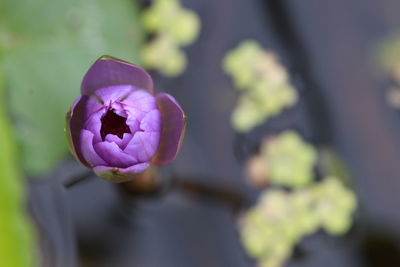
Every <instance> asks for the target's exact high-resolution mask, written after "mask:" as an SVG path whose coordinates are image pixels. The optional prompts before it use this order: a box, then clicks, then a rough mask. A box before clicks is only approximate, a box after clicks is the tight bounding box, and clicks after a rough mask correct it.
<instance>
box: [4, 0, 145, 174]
mask: <svg viewBox="0 0 400 267" xmlns="http://www.w3.org/2000/svg"><path fill="white" fill-rule="evenodd" d="M0 5H1V6H0V54H1V57H0V66H2V67H3V68H4V71H5V79H6V89H7V99H8V101H9V102H8V103H9V106H10V111H11V114H12V118H13V122H14V123H15V126H16V134H17V138H18V140H19V141H20V143H21V148H22V152H23V153H22V158H23V167H24V169H25V170H26V171H28V172H30V173H33V174H40V173H43V172H44V171H47V170H48V169H49V168H50V167H52V166H54V164H56V163H57V162H58V161H59V160H60V158H61V157H62V156H64V155H65V154H66V151H67V145H66V141H65V134H64V132H63V131H64V120H65V114H66V112H67V110H68V108H69V106H70V105H71V103H72V101H73V100H74V98H76V97H77V96H78V95H79V87H80V82H81V79H82V77H83V75H84V74H85V72H86V70H87V69H88V67H89V66H90V65H91V64H92V63H93V61H95V60H96V59H97V58H98V57H99V56H101V55H103V54H110V55H113V56H116V57H119V58H124V59H126V60H129V61H131V62H136V63H138V60H139V57H138V51H139V47H140V45H141V42H142V32H141V29H140V27H139V23H138V19H137V18H138V11H137V8H136V6H135V2H134V1H130V0H117V1H109V0H69V1H64V0H22V1H15V0H0Z"/></svg>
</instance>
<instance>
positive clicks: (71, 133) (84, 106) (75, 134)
mask: <svg viewBox="0 0 400 267" xmlns="http://www.w3.org/2000/svg"><path fill="white" fill-rule="evenodd" d="M101 107H102V106H101V105H100V104H99V103H97V102H96V101H95V99H93V98H90V97H88V96H80V97H78V98H77V99H76V100H75V101H74V103H73V105H72V107H71V110H70V111H69V112H68V113H67V121H66V122H67V126H66V131H67V137H68V141H69V143H70V147H71V150H72V153H73V154H74V156H75V157H76V158H77V159H78V160H79V161H80V162H82V164H83V165H85V166H88V167H89V166H90V164H89V163H88V162H87V161H86V160H85V158H84V157H83V155H82V152H81V150H80V148H81V142H82V141H81V140H80V135H81V130H82V129H83V125H84V124H85V120H86V118H88V117H89V116H90V115H91V114H92V113H93V112H96V110H98V109H99V108H101Z"/></svg>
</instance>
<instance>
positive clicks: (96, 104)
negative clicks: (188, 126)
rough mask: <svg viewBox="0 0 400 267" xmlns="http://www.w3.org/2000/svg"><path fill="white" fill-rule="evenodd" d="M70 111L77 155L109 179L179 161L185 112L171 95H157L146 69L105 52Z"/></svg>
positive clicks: (124, 178) (120, 179)
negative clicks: (177, 159) (176, 159)
mask: <svg viewBox="0 0 400 267" xmlns="http://www.w3.org/2000/svg"><path fill="white" fill-rule="evenodd" d="M81 94H82V95H81V96H80V97H78V98H77V99H76V100H75V102H74V103H73V105H72V107H71V110H70V112H68V114H67V127H66V128H67V136H68V139H69V141H70V145H71V150H72V152H73V154H74V156H75V157H76V158H77V159H78V160H79V161H80V162H81V163H82V164H84V165H85V166H87V167H89V168H93V170H94V172H95V173H96V174H97V175H98V176H100V177H102V178H104V179H106V180H109V181H113V182H123V181H128V180H130V179H132V178H134V177H135V176H136V174H138V173H140V172H143V171H144V170H145V169H146V168H148V167H149V166H150V164H155V165H164V164H167V163H169V162H171V161H172V160H174V159H175V157H176V155H177V153H178V150H179V147H180V144H181V142H182V138H183V132H184V128H185V115H184V112H183V110H182V108H181V107H180V106H179V104H178V103H177V102H176V100H175V99H174V98H173V97H172V96H170V95H169V94H166V93H158V94H154V89H153V81H152V79H151V77H150V75H149V74H148V73H147V72H146V71H145V70H143V69H142V68H140V67H138V66H136V65H133V64H130V63H128V62H125V61H122V60H119V59H116V58H113V57H109V56H103V57H101V58H100V59H98V60H97V61H96V62H95V63H94V64H93V65H92V66H91V67H90V69H89V70H88V72H87V73H86V75H85V76H84V78H83V81H82V85H81Z"/></svg>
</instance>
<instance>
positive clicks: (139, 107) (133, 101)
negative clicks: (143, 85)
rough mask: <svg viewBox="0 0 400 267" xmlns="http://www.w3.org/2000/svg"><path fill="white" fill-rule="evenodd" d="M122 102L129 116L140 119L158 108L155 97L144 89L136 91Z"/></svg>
mask: <svg viewBox="0 0 400 267" xmlns="http://www.w3.org/2000/svg"><path fill="white" fill-rule="evenodd" d="M122 103H123V105H124V109H125V110H126V111H127V112H128V114H129V117H133V118H135V119H137V120H139V121H140V120H142V118H143V117H144V116H145V115H146V114H147V113H148V112H150V111H152V110H154V109H157V103H156V99H155V97H154V96H153V95H151V94H149V93H148V92H146V91H143V90H138V91H134V92H133V93H132V94H130V95H129V96H128V97H127V98H126V99H125V100H124V101H123V102H122Z"/></svg>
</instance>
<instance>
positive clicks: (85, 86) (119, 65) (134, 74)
mask: <svg viewBox="0 0 400 267" xmlns="http://www.w3.org/2000/svg"><path fill="white" fill-rule="evenodd" d="M111 85H133V86H135V87H137V88H142V89H145V90H147V91H149V92H150V93H151V94H153V80H152V79H151V77H150V75H149V74H148V73H147V72H146V71H145V70H143V69H142V68H140V67H139V66H136V65H133V64H131V63H128V62H126V61H123V60H120V59H117V58H113V57H110V56H102V57H101V58H99V59H98V60H97V61H96V62H95V63H94V64H93V65H92V66H91V67H90V69H89V70H88V72H87V73H86V74H85V76H84V78H83V81H82V84H81V93H82V94H83V95H92V94H94V92H95V91H96V90H97V89H100V88H103V87H108V86H111Z"/></svg>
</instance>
